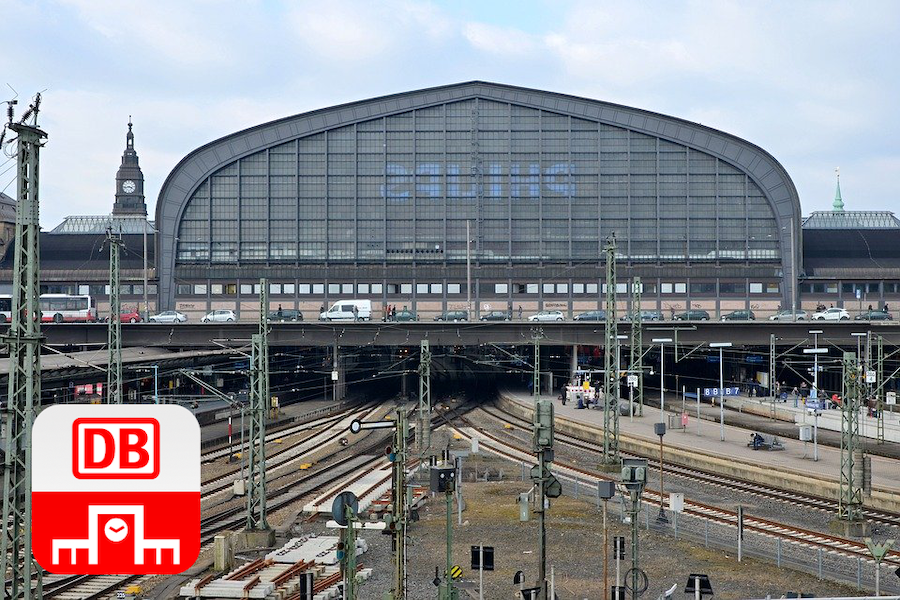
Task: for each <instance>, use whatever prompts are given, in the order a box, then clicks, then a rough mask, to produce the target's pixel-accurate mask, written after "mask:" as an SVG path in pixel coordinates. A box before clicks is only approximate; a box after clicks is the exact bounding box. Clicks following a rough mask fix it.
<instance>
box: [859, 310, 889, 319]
mask: <svg viewBox="0 0 900 600" xmlns="http://www.w3.org/2000/svg"><path fill="white" fill-rule="evenodd" d="M853 318H854V319H856V320H857V321H892V320H893V319H894V317H893V316H891V313H889V312H884V311H883V310H867V311H865V312H861V313H859V314H858V315H856V316H855V317H853Z"/></svg>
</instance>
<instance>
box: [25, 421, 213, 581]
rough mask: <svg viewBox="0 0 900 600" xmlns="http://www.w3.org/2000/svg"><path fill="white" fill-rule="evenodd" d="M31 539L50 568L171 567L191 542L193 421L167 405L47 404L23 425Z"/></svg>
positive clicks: (189, 554)
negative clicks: (27, 439) (27, 427)
mask: <svg viewBox="0 0 900 600" xmlns="http://www.w3.org/2000/svg"><path fill="white" fill-rule="evenodd" d="M31 499H32V514H31V529H32V546H33V550H34V556H35V558H36V559H37V561H38V562H39V563H40V564H41V566H42V567H43V568H44V569H46V570H48V571H50V572H52V573H100V574H103V573H119V574H127V573H135V574H145V573H180V572H181V571H184V570H185V569H187V568H188V567H190V566H191V565H193V564H194V561H195V560H196V559H197V555H198V554H199V552H200V427H199V425H198V424H197V420H196V418H195V417H194V415H192V414H191V413H190V411H188V410H186V409H184V408H181V407H179V406H173V405H163V406H157V405H150V406H147V405H96V404H93V405H89V404H79V405H71V404H69V405H56V406H50V407H48V408H47V409H45V410H44V411H43V412H41V414H40V415H39V416H38V417H37V419H35V422H34V430H33V432H32V495H31Z"/></svg>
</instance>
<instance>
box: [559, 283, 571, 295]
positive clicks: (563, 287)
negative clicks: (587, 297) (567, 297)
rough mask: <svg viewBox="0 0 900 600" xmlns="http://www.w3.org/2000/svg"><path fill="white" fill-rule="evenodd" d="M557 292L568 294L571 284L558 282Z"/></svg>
mask: <svg viewBox="0 0 900 600" xmlns="http://www.w3.org/2000/svg"><path fill="white" fill-rule="evenodd" d="M556 293H557V294H568V293H569V284H568V283H557V284H556Z"/></svg>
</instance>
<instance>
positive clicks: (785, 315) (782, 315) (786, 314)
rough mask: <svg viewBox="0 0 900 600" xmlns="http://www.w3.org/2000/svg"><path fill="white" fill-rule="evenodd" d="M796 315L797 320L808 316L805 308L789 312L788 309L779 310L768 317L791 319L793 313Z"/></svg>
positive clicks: (779, 319)
mask: <svg viewBox="0 0 900 600" xmlns="http://www.w3.org/2000/svg"><path fill="white" fill-rule="evenodd" d="M795 314H796V315H797V320H798V321H805V320H807V319H808V318H809V313H807V312H806V311H805V310H797V311H794V312H791V311H790V310H780V311H778V312H777V313H775V314H774V315H772V316H771V317H769V320H770V321H793V320H794V315H795Z"/></svg>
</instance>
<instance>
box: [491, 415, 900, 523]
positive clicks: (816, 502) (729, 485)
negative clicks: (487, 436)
mask: <svg viewBox="0 0 900 600" xmlns="http://www.w3.org/2000/svg"><path fill="white" fill-rule="evenodd" d="M480 409H481V410H482V411H483V412H484V413H485V414H487V415H488V416H490V417H491V418H493V419H496V420H498V421H500V422H503V423H509V424H510V425H511V426H513V427H514V428H516V429H518V430H520V431H526V432H528V433H529V434H530V433H531V427H532V425H531V422H530V421H527V420H525V419H523V418H521V417H519V416H517V415H513V414H511V413H508V412H506V411H504V410H502V409H500V408H497V407H490V408H487V407H485V406H481V407H480ZM555 438H556V439H557V440H559V441H561V442H563V443H564V444H566V445H567V446H570V447H572V448H576V449H579V450H587V451H589V452H593V453H600V452H601V448H600V447H599V446H598V445H596V444H594V443H592V442H590V441H588V440H585V439H583V438H579V437H577V436H573V435H569V434H565V433H560V432H559V431H556V433H555ZM621 454H622V456H627V457H629V458H631V457H633V458H654V459H655V458H657V457H656V456H653V457H649V456H642V455H637V454H631V453H626V452H621ZM650 466H651V468H652V467H653V465H652V464H651V465H650ZM666 475H667V476H669V475H677V476H680V477H684V478H686V479H690V480H692V481H699V482H701V483H704V484H706V485H710V486H714V487H718V488H722V489H727V490H729V491H735V492H740V493H743V494H752V495H753V496H757V497H759V498H765V499H767V500H775V501H778V502H784V503H786V504H791V505H793V506H799V507H802V508H807V509H810V510H816V511H819V512H824V513H834V512H835V508H836V507H835V501H834V500H831V499H828V498H823V497H821V496H814V495H810V494H802V493H800V492H795V491H791V490H784V489H780V488H775V487H771V486H766V485H763V484H759V483H755V482H752V481H747V480H744V479H739V478H736V477H730V476H726V475H719V474H717V473H710V472H709V471H703V470H701V469H696V468H693V467H686V466H682V465H679V464H677V463H672V462H668V463H666ZM863 515H864V516H865V517H866V518H867V519H868V520H870V521H872V522H876V523H880V524H883V525H890V526H893V527H900V514H897V513H892V512H887V511H880V510H877V509H873V508H866V507H863Z"/></svg>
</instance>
